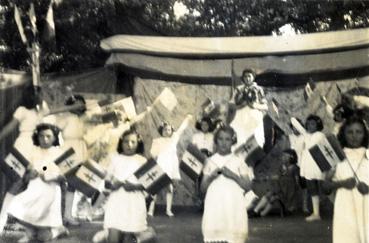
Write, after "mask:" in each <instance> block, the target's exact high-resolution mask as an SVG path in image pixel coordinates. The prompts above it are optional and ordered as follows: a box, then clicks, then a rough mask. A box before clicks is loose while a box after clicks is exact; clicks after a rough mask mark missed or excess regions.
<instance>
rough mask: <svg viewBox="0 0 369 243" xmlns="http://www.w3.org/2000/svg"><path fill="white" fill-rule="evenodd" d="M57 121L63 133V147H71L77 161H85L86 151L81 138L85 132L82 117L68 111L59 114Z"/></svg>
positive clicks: (65, 148) (84, 143)
mask: <svg viewBox="0 0 369 243" xmlns="http://www.w3.org/2000/svg"><path fill="white" fill-rule="evenodd" d="M57 122H58V126H59V127H60V129H61V130H62V134H63V139H64V143H63V145H62V147H63V149H64V150H67V149H69V148H71V147H72V148H73V149H74V151H75V153H76V155H75V158H76V159H78V160H79V161H83V162H84V161H86V160H87V158H88V153H87V145H86V142H85V140H84V138H83V137H84V135H85V133H86V127H85V123H84V121H83V118H81V117H79V116H77V115H75V114H73V113H70V112H69V113H64V114H61V115H59V117H58V121H57Z"/></svg>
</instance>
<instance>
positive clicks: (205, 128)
mask: <svg viewBox="0 0 369 243" xmlns="http://www.w3.org/2000/svg"><path fill="white" fill-rule="evenodd" d="M195 127H196V129H197V130H199V132H197V133H195V134H194V135H193V136H192V143H193V144H194V145H195V146H196V147H197V148H198V149H200V151H201V152H202V153H203V154H205V155H206V156H207V157H210V156H211V155H212V154H213V152H214V151H213V150H214V135H213V131H214V124H213V122H212V121H211V119H210V118H208V117H203V118H202V119H201V120H199V121H198V122H196V124H195Z"/></svg>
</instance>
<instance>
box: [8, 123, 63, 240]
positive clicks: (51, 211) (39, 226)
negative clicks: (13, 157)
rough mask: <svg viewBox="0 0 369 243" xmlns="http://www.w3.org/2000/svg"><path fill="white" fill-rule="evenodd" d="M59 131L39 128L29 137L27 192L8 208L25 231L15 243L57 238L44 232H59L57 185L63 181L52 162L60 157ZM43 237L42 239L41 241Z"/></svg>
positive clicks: (47, 126) (21, 194) (18, 196)
mask: <svg viewBox="0 0 369 243" xmlns="http://www.w3.org/2000/svg"><path fill="white" fill-rule="evenodd" d="M58 134H59V129H58V128H57V127H55V126H53V125H50V124H40V125H38V126H37V127H36V130H35V132H34V134H33V143H34V145H35V146H37V147H35V149H34V150H33V154H32V155H30V163H31V164H30V168H29V170H28V172H27V173H26V175H25V176H26V180H27V181H29V183H28V186H27V189H26V190H25V191H23V192H21V193H20V194H18V195H16V196H15V197H14V199H13V200H12V202H11V204H10V206H9V211H8V212H9V215H11V216H13V217H14V218H16V219H17V221H18V222H20V223H21V224H22V225H23V226H24V227H25V229H26V236H24V237H23V238H21V239H20V240H19V241H18V242H28V241H30V240H32V239H35V238H37V239H39V240H50V238H55V237H57V235H51V236H50V235H45V234H43V233H44V231H45V230H46V231H48V230H51V232H60V233H61V231H58V230H57V229H59V228H63V222H62V210H61V189H60V182H61V181H62V180H63V176H62V175H61V173H60V171H59V168H58V166H57V165H56V164H55V163H54V160H55V159H56V158H58V156H60V155H61V154H62V151H61V149H60V148H59V147H57V146H59V138H58ZM45 237H46V238H45Z"/></svg>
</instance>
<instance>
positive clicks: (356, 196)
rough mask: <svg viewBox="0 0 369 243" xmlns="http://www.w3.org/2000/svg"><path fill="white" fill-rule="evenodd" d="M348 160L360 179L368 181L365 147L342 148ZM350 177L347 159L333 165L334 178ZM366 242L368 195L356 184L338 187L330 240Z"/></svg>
mask: <svg viewBox="0 0 369 243" xmlns="http://www.w3.org/2000/svg"><path fill="white" fill-rule="evenodd" d="M344 152H345V154H346V156H347V158H348V161H349V162H350V164H351V165H352V167H353V169H354V170H355V171H356V174H357V176H358V177H359V179H360V181H363V182H365V183H366V184H367V185H369V159H368V156H367V153H366V150H365V148H359V149H347V148H345V149H344ZM352 177H354V174H353V172H352V169H351V167H350V165H349V163H348V162H347V161H344V162H342V163H339V164H338V165H337V169H336V173H335V176H334V178H333V179H334V180H345V179H348V178H352ZM347 242H350V243H369V195H365V196H364V195H362V194H361V193H360V192H359V191H358V189H357V188H354V189H352V190H348V189H345V188H339V189H338V190H337V193H336V200H335V203H334V217H333V243H347Z"/></svg>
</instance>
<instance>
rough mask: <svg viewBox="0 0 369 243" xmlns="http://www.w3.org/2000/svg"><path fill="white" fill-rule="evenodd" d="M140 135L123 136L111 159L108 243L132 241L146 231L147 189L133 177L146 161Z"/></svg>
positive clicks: (107, 210)
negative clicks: (145, 193)
mask: <svg viewBox="0 0 369 243" xmlns="http://www.w3.org/2000/svg"><path fill="white" fill-rule="evenodd" d="M143 151H144V145H143V142H142V140H141V138H140V136H139V135H138V134H137V132H135V131H134V130H132V129H129V130H127V131H125V132H124V133H123V135H122V136H121V138H120V140H119V143H118V148H117V152H118V153H117V154H114V155H112V156H111V163H110V167H109V168H108V177H107V180H106V187H107V189H111V190H112V192H111V194H110V195H109V198H108V201H107V203H106V205H105V218H104V228H105V229H108V230H109V236H108V242H109V243H115V242H131V240H132V239H133V237H134V234H136V233H139V232H143V231H145V230H146V229H147V221H146V203H145V195H144V192H143V191H144V188H143V186H142V185H141V184H140V183H139V182H138V180H137V178H136V177H135V176H134V172H135V171H137V169H138V168H140V167H141V166H142V165H143V164H145V163H146V158H145V157H143V156H142V155H141V154H142V153H143Z"/></svg>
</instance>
